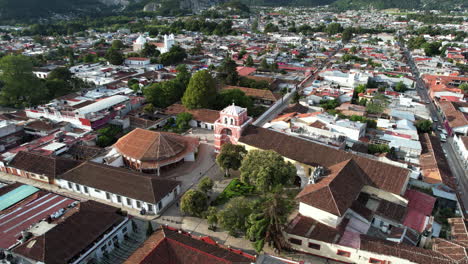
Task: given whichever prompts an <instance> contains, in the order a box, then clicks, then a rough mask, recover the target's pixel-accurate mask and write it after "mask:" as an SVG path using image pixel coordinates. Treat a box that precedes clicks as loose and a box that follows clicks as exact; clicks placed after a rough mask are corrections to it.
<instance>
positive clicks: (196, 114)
mask: <svg viewBox="0 0 468 264" xmlns="http://www.w3.org/2000/svg"><path fill="white" fill-rule="evenodd" d="M184 112H185V113H190V114H191V115H192V116H193V120H197V121H202V122H205V123H211V124H214V122H215V121H216V120H217V119H218V118H219V111H216V110H211V109H192V110H189V109H187V108H186V107H185V106H183V105H182V104H177V103H176V104H173V105H170V106H168V107H167V108H166V109H164V114H166V115H177V114H180V113H184Z"/></svg>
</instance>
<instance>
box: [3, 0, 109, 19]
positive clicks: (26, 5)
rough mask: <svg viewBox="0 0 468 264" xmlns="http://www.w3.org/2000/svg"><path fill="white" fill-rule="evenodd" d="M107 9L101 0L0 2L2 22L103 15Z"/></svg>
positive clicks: (21, 0) (10, 0) (9, 0)
mask: <svg viewBox="0 0 468 264" xmlns="http://www.w3.org/2000/svg"><path fill="white" fill-rule="evenodd" d="M106 9H108V8H106V5H105V4H104V3H102V2H100V1H99V0H0V20H2V21H6V20H9V19H12V20H18V19H21V20H25V21H27V20H29V19H41V18H43V19H47V18H50V17H51V16H73V15H94V14H102V13H103V12H105V11H106Z"/></svg>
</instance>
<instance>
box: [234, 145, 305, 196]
mask: <svg viewBox="0 0 468 264" xmlns="http://www.w3.org/2000/svg"><path fill="white" fill-rule="evenodd" d="M240 172H241V175H240V178H241V180H242V182H244V183H247V184H252V185H255V187H256V188H257V190H259V191H262V192H264V193H265V192H268V191H271V190H272V189H273V188H275V187H276V186H278V185H288V184H291V183H292V182H293V181H294V178H295V176H296V175H297V174H296V168H295V167H294V165H293V164H292V163H291V162H286V161H285V160H284V159H283V157H282V156H281V155H280V154H278V153H276V152H275V151H273V150H265V151H261V150H252V151H249V152H248V153H247V155H246V156H245V158H244V159H243V161H242V165H241V167H240Z"/></svg>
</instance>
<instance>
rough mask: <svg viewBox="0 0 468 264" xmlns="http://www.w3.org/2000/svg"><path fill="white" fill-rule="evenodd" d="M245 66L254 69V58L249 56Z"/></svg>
mask: <svg viewBox="0 0 468 264" xmlns="http://www.w3.org/2000/svg"><path fill="white" fill-rule="evenodd" d="M245 66H247V67H252V66H254V61H253V59H252V56H250V55H249V56H248V57H247V59H246V60H245Z"/></svg>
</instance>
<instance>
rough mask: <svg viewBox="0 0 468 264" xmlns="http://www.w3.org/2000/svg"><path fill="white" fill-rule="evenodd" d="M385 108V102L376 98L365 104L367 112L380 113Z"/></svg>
mask: <svg viewBox="0 0 468 264" xmlns="http://www.w3.org/2000/svg"><path fill="white" fill-rule="evenodd" d="M384 109H385V104H383V103H382V102H378V101H376V100H371V101H370V102H367V104H366V111H367V112H368V113H369V114H381V113H383V111H384Z"/></svg>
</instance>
